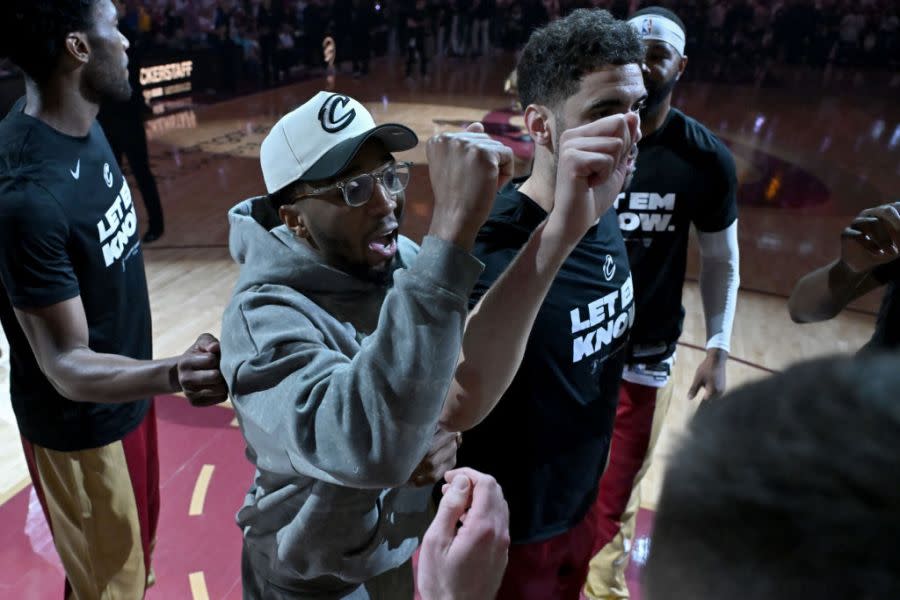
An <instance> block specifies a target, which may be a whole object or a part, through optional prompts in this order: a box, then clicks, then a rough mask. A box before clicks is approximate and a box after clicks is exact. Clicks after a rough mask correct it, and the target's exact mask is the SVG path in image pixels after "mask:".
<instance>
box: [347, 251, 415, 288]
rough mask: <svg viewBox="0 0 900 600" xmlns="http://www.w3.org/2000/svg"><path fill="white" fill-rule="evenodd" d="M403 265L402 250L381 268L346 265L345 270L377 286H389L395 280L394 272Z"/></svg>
mask: <svg viewBox="0 0 900 600" xmlns="http://www.w3.org/2000/svg"><path fill="white" fill-rule="evenodd" d="M402 266H403V263H402V261H401V260H400V252H399V251H398V252H397V254H395V255H394V256H392V257H391V259H390V262H389V263H388V264H386V265H384V266H383V267H381V268H377V269H376V268H373V267H370V266H369V265H346V266H345V267H344V270H345V271H346V272H347V274H348V275H351V276H353V277H355V278H357V279H361V280H362V281H368V282H369V283H374V284H375V285H377V286H382V287H384V286H388V285H390V284H391V283H392V282H393V281H394V272H395V271H396V270H397V269H399V268H401V267H402Z"/></svg>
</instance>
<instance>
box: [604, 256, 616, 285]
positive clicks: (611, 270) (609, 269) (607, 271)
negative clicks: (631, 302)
mask: <svg viewBox="0 0 900 600" xmlns="http://www.w3.org/2000/svg"><path fill="white" fill-rule="evenodd" d="M615 274H616V261H614V260H613V257H612V254H607V255H606V262H605V263H603V276H604V277H606V280H607V281H610V280H611V279H612V278H613V275H615Z"/></svg>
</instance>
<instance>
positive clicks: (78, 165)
mask: <svg viewBox="0 0 900 600" xmlns="http://www.w3.org/2000/svg"><path fill="white" fill-rule="evenodd" d="M69 173H71V174H72V177H74V178H75V179H78V177H80V176H81V159H80V158H79V159H78V162H77V163H76V164H75V170H74V171H69Z"/></svg>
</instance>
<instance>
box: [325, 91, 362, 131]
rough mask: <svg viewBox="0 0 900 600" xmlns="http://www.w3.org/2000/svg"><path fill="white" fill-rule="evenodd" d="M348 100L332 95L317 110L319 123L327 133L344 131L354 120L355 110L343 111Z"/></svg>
mask: <svg viewBox="0 0 900 600" xmlns="http://www.w3.org/2000/svg"><path fill="white" fill-rule="evenodd" d="M348 104H350V98H348V97H347V96H342V95H341V94H332V95H331V96H329V97H328V99H327V100H325V103H324V104H322V108H320V109H319V122H320V123H321V124H322V129H324V130H325V131H327V132H328V133H337V132H338V131H341V130H342V129H345V128H346V127H347V126H348V125H350V123H352V122H353V119H355V118H356V109H353V108H351V109H350V110H348V111H347V110H345V107H346V106H347V105H348Z"/></svg>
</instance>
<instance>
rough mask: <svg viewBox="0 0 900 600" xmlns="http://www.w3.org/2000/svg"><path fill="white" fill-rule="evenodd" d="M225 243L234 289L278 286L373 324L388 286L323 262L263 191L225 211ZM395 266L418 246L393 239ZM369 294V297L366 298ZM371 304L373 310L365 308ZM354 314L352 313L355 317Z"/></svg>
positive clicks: (404, 263) (408, 258) (406, 261)
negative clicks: (234, 269)
mask: <svg viewBox="0 0 900 600" xmlns="http://www.w3.org/2000/svg"><path fill="white" fill-rule="evenodd" d="M228 221H229V225H230V232H229V234H228V248H229V251H230V252H231V256H232V258H234V260H235V262H237V263H238V264H239V265H240V267H241V273H240V276H239V277H238V282H237V287H236V289H235V291H236V292H242V291H245V290H247V289H250V288H252V287H255V286H260V285H283V286H286V287H289V288H291V289H293V290H296V291H297V292H300V293H301V294H303V295H304V296H306V297H308V298H310V299H311V300H313V301H314V302H316V303H317V304H319V305H320V306H322V307H323V308H325V309H326V310H328V311H329V312H331V313H332V314H335V315H336V316H340V317H343V318H346V319H347V320H350V321H357V322H356V324H357V325H358V326H360V327H361V329H363V330H369V329H370V327H371V326H374V323H371V322H370V321H371V319H369V318H365V319H363V321H365V323H363V322H359V321H358V319H359V318H360V317H362V316H363V315H368V316H369V317H376V316H377V307H380V305H381V302H382V301H383V300H384V296H385V294H387V291H388V289H389V288H390V286H389V285H383V284H378V283H375V282H371V281H365V280H363V279H359V278H358V277H354V276H352V275H349V274H347V273H345V272H343V271H341V270H340V269H336V268H334V267H331V266H329V265H327V264H325V263H324V262H323V261H322V257H321V255H320V254H319V253H318V252H316V251H315V250H313V249H312V248H310V247H309V246H307V245H306V244H304V243H303V242H301V241H299V240H298V239H297V238H296V237H294V235H293V234H292V233H291V231H290V230H289V229H288V228H287V226H286V225H284V223H282V222H281V220H280V219H279V217H278V213H277V212H276V210H275V209H274V208H272V205H271V203H270V202H269V199H268V198H267V197H266V196H257V197H255V198H250V199H248V200H244V201H243V202H241V203H240V204H238V205H236V206H235V207H234V208H232V209H231V210H230V211H229V212H228ZM397 247H398V255H399V257H400V260H399V266H407V265H409V264H411V262H412V260H413V258H414V257H415V255H416V253H417V252H418V247H417V246H416V244H415V243H414V242H412V241H411V240H409V239H407V238H405V237H403V236H399V237H398V239H397ZM366 299H369V300H370V302H366ZM370 303H371V304H372V306H371V308H372V309H373V310H375V312H374V313H373V312H372V311H369V310H366V308H365V305H367V304H370ZM354 317H355V318H354Z"/></svg>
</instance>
